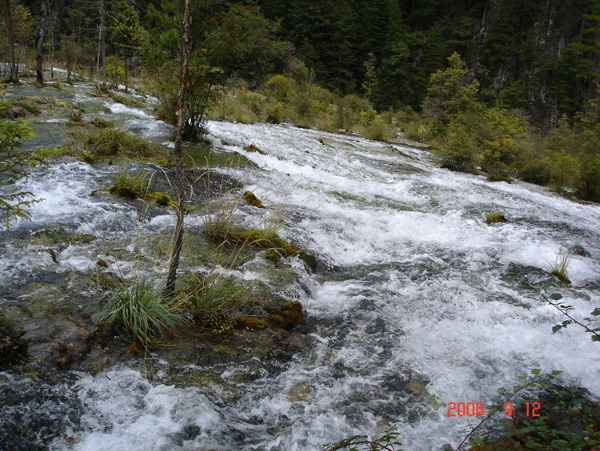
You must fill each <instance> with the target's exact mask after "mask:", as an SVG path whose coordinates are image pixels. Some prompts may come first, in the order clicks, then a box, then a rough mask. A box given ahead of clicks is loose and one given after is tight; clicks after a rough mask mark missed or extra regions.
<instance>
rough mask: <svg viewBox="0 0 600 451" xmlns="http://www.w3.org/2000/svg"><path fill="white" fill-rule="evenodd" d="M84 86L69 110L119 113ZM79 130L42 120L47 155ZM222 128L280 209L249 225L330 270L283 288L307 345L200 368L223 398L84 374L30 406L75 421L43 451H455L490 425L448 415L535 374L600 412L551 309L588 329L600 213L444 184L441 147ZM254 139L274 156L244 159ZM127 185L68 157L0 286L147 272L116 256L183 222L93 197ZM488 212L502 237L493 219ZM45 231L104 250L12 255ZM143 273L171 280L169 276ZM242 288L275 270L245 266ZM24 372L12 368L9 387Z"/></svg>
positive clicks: (594, 375)
mask: <svg viewBox="0 0 600 451" xmlns="http://www.w3.org/2000/svg"><path fill="white" fill-rule="evenodd" d="M77 89H79V90H77ZM82 89H83V88H74V89H73V93H72V94H69V95H73V96H77V97H76V99H77V102H79V103H80V104H82V105H85V104H86V103H89V102H96V103H98V104H99V105H100V104H101V103H102V102H105V101H104V100H101V99H95V98H91V97H86V95H85V94H83V93H82ZM119 105H120V106H119ZM84 109H86V108H85V106H84ZM87 109H90V108H89V107H88V108H87ZM97 111H101V114H102V116H103V117H106V118H107V119H109V120H115V121H116V122H117V123H118V124H120V125H121V126H123V127H125V128H127V129H129V130H132V131H134V132H136V133H139V134H141V135H143V136H146V137H148V138H151V139H153V140H155V141H156V142H163V141H168V139H169V133H170V132H171V129H170V127H168V126H166V125H165V124H163V123H161V122H159V121H156V120H154V119H153V118H152V116H151V115H150V113H149V112H146V111H142V110H139V109H135V108H130V107H125V106H124V105H121V104H106V105H104V107H103V108H102V109H101V108H100V107H98V109H97ZM95 114H100V113H95ZM65 127H66V126H65V124H63V123H60V122H48V121H45V122H41V121H40V122H38V123H36V124H35V125H34V128H36V130H38V131H41V133H40V138H38V139H39V141H37V142H36V145H43V146H49V145H57V144H58V142H55V141H54V138H52V139H49V137H54V136H61V131H63V132H64V128H65ZM208 129H209V139H210V140H211V141H212V143H213V146H214V148H215V149H216V150H217V151H219V152H229V153H234V152H237V153H239V154H242V155H244V156H246V157H247V158H248V159H250V160H251V161H253V162H254V163H256V165H257V166H258V167H257V168H250V167H248V168H227V167H224V168H220V169H219V170H218V172H220V173H221V174H223V175H227V176H230V177H232V178H234V179H236V180H238V181H239V182H240V183H241V184H242V185H243V186H244V189H248V190H251V191H253V192H254V193H255V194H256V195H257V196H258V197H259V198H260V199H261V200H262V201H263V204H264V205H265V207H266V209H265V210H264V211H260V212H257V210H258V209H254V208H250V207H247V208H245V209H241V211H240V212H239V219H240V220H242V221H245V222H247V223H248V224H254V225H256V224H261V223H264V222H265V221H275V220H277V221H279V224H280V227H281V228H280V232H279V233H280V234H281V236H282V237H284V238H286V239H288V240H289V241H290V242H292V243H294V244H296V245H298V246H300V247H302V248H303V249H306V250H307V251H308V252H310V253H312V254H313V255H315V256H316V258H317V260H318V262H319V268H318V270H317V271H316V273H310V272H308V271H307V270H306V268H304V267H303V265H301V264H300V263H299V262H298V264H296V265H295V270H296V271H297V272H298V273H299V274H300V279H301V282H302V283H301V286H300V285H299V286H297V287H296V289H293V290H291V291H288V292H286V293H282V294H283V295H286V296H291V297H293V298H295V299H297V300H299V301H301V302H302V304H303V306H304V309H305V311H306V317H307V322H308V323H309V325H310V332H309V333H308V334H307V335H308V336H307V337H305V340H304V342H305V343H306V345H305V346H304V347H303V348H302V349H301V350H300V351H298V352H297V353H296V354H295V355H293V357H292V358H291V359H289V360H288V361H287V362H286V363H285V364H278V365H276V368H275V367H271V366H270V364H269V362H267V361H264V362H257V365H256V367H255V368H256V373H255V374H253V376H252V377H243V376H244V375H243V374H241V373H243V372H244V371H247V368H246V367H238V366H235V365H230V366H229V367H224V366H223V365H220V366H218V365H215V366H214V367H210V366H205V367H203V368H198V367H195V366H194V365H190V366H189V371H191V372H193V371H212V372H213V373H214V374H215V377H218V378H220V379H221V380H222V381H223V382H224V383H225V384H227V385H228V386H230V387H231V390H230V391H228V392H226V393H221V392H219V390H213V391H210V392H207V391H206V390H202V389H201V388H198V387H195V386H189V387H182V386H178V387H175V386H171V385H163V384H161V383H160V374H157V375H156V377H154V378H152V380H150V378H148V377H147V374H143V373H141V372H140V371H139V370H138V368H135V367H132V366H129V365H128V364H127V362H124V363H123V364H121V365H119V366H115V367H112V368H109V369H107V370H104V371H102V372H100V373H99V374H95V375H91V374H85V373H73V374H70V376H69V379H68V380H65V382H63V383H62V385H61V386H60V390H62V391H61V393H62V394H61V395H60V396H54V397H52V396H48V402H47V403H37V404H35V406H34V405H33V404H32V406H31V409H32V412H31V415H32V416H35V415H36V410H35V409H36V408H37V409H40V410H43V411H44V412H52V409H51V408H49V407H48V406H49V405H51V406H52V405H54V406H62V407H64V406H67V408H62V409H58V408H57V409H55V410H56V415H60V416H61V418H63V420H62V421H60V422H58V423H57V424H58V426H57V428H59V429H62V430H61V431H60V433H56V431H55V436H52V434H48V435H43V436H40V445H41V446H45V447H49V448H50V449H56V450H67V449H74V450H146V451H149V450H174V449H182V450H200V449H202V450H233V449H236V450H242V449H244V450H317V449H322V447H323V446H324V445H325V444H327V443H332V442H336V441H339V440H341V439H343V438H345V437H348V436H351V435H355V434H372V435H376V434H378V433H380V432H382V431H385V430H386V429H389V428H390V427H396V428H397V430H398V432H399V440H400V441H401V442H403V443H404V444H405V446H406V449H409V450H439V449H440V448H441V447H442V446H443V445H444V444H446V443H448V444H451V445H452V446H456V445H458V443H460V441H461V440H462V438H463V437H464V432H463V431H464V430H465V429H466V430H468V429H469V427H470V425H472V424H474V423H476V419H473V418H470V417H466V416H465V417H449V416H448V403H450V402H456V403H458V402H465V403H466V402H475V403H477V402H484V403H489V401H490V400H491V399H492V398H494V397H495V396H496V395H497V389H498V388H500V387H512V386H513V385H515V384H517V383H518V382H519V379H518V376H519V375H521V374H527V373H529V372H530V369H532V368H539V369H541V370H542V371H543V372H549V371H552V370H560V371H564V373H563V374H562V375H561V376H560V378H561V379H560V381H561V383H563V384H565V385H577V386H581V387H584V388H586V389H587V390H589V392H590V393H591V395H592V396H593V397H595V398H599V397H600V377H599V376H600V348H599V344H598V343H593V342H592V341H591V340H590V337H589V336H588V334H586V333H585V332H584V331H583V330H582V329H581V328H579V327H578V326H576V325H571V326H569V327H568V328H566V329H563V330H561V331H560V332H558V333H556V334H553V333H552V327H553V326H554V325H555V324H559V323H561V322H562V321H563V320H564V319H565V318H564V317H562V315H561V314H560V313H559V312H558V311H557V310H556V309H554V308H553V307H551V306H549V305H548V303H546V302H544V300H543V296H546V297H548V296H549V295H550V294H552V293H561V294H562V295H563V296H564V301H565V302H566V303H568V304H570V305H572V306H573V307H574V310H573V311H572V315H573V316H575V317H577V318H583V317H586V316H588V315H589V313H590V312H591V311H592V310H593V308H594V307H598V306H599V304H600V302H599V301H600V228H599V227H598V225H599V224H600V207H599V206H598V205H593V204H583V203H576V202H573V201H570V200H567V199H565V198H563V197H560V196H558V195H556V194H553V193H551V192H549V191H548V190H546V189H544V188H541V187H537V186H534V185H529V184H525V183H521V182H513V183H512V184H508V183H504V182H501V183H491V182H488V181H487V180H486V179H485V178H483V177H478V176H473V175H466V174H457V173H452V172H449V171H447V170H443V169H439V168H438V167H437V165H436V163H435V161H434V160H433V158H432V156H431V154H430V153H429V152H427V151H426V150H420V149H418V148H415V147H410V146H407V145H404V144H401V143H400V142H396V143H393V144H390V143H378V142H373V141H368V140H365V139H362V138H360V137H356V136H350V135H335V134H329V133H325V132H318V131H312V130H303V129H298V128H294V127H291V126H288V125H242V124H233V123H225V122H210V123H209V124H208ZM50 141H52V142H50ZM250 144H253V145H255V146H257V147H258V148H260V149H261V150H262V151H263V152H264V154H261V153H257V152H248V151H245V150H244V147H246V146H248V145H250ZM117 170H118V168H116V167H111V166H102V167H95V166H90V165H88V164H86V163H82V162H79V161H74V160H68V159H67V160H65V161H61V162H55V163H54V164H53V165H52V167H50V168H47V169H43V170H39V171H37V172H36V173H35V174H34V176H33V177H31V178H30V179H28V180H27V181H23V182H20V183H22V184H23V186H26V187H27V188H28V189H29V190H31V191H32V192H33V193H34V194H35V195H36V196H39V197H41V198H43V199H44V200H43V201H42V202H40V203H38V204H36V205H35V206H34V207H33V209H32V210H31V213H32V221H31V222H19V223H17V224H16V225H15V226H14V227H13V228H12V229H11V230H10V231H9V232H2V235H0V238H1V239H2V253H3V256H2V261H1V263H0V283H1V284H2V285H3V286H4V287H7V286H10V285H16V286H20V285H23V284H24V282H23V281H24V280H25V279H27V278H28V277H35V274H36V272H40V271H45V270H47V269H48V268H49V267H56V272H58V273H62V274H71V273H76V272H85V271H92V270H93V268H94V267H95V264H96V261H97V259H98V258H100V257H102V258H104V259H106V260H107V261H108V263H109V264H110V265H111V268H112V269H113V270H115V271H116V270H117V267H118V270H119V271H121V272H125V273H126V272H127V271H128V268H132V267H133V266H134V263H133V262H131V261H128V260H127V258H125V257H122V260H123V261H120V260H119V259H120V258H121V257H119V255H122V254H119V252H118V251H115V250H114V249H113V250H110V249H109V248H110V246H109V245H108V244H107V243H117V244H114V246H116V247H117V248H123V249H128V248H131V247H134V246H136V245H139V243H140V242H141V243H144V242H149V240H151V239H153V237H154V238H156V237H160V236H162V235H164V234H166V233H168V232H169V231H170V229H171V227H172V225H173V223H174V214H173V213H172V212H171V211H168V210H165V211H164V212H161V213H160V214H155V215H153V216H152V217H151V218H148V217H144V216H143V215H140V213H139V211H138V209H136V208H135V207H134V206H132V205H131V203H128V202H124V201H123V202H121V201H115V200H114V199H109V198H108V196H98V195H92V194H91V193H92V192H93V191H94V190H97V189H100V188H105V187H106V186H107V184H108V183H109V179H110V176H111V175H112V174H114V173H115V172H116V171H117ZM492 213H503V214H504V215H505V216H506V218H507V222H506V223H501V224H492V225H488V224H486V221H485V220H486V215H488V214H492ZM187 220H188V223H189V225H190V227H192V229H193V228H194V227H198V224H200V223H201V217H200V216H199V215H197V214H191V215H189V217H188V219H187ZM50 226H51V227H58V226H60V227H63V228H65V229H68V230H69V231H70V232H71V233H77V234H91V235H93V236H95V237H96V239H97V241H95V242H92V243H79V244H77V243H73V244H71V245H70V246H69V247H67V248H66V249H64V250H62V253H61V255H60V259H59V264H58V265H57V264H56V262H54V261H53V259H52V255H50V254H49V253H47V252H43V249H42V248H43V246H41V245H38V247H36V245H35V244H31V245H28V246H22V245H18V244H15V243H16V242H17V241H18V240H23V239H30V238H31V237H32V236H35V234H36V233H37V232H38V231H39V230H42V229H44V228H47V227H50ZM575 246H578V249H584V250H585V251H586V253H587V254H586V255H587V256H585V255H573V256H572V258H571V261H570V265H569V269H568V271H569V275H570V277H571V280H572V284H571V285H570V286H566V285H563V284H561V283H560V282H558V281H557V280H555V279H553V278H551V276H550V275H549V274H548V272H549V269H550V266H551V264H552V263H553V262H554V261H555V259H556V257H557V255H558V254H559V253H560V252H561V250H568V249H573V248H575ZM580 253H581V252H580ZM123 255H124V254H123ZM184 269H185V262H184ZM137 270H139V267H138V268H137ZM143 270H144V269H143ZM145 270H147V271H149V272H152V273H153V274H156V275H161V274H164V271H163V269H162V268H161V267H160V266H156V265H149V266H148V267H147V268H146V269H145ZM241 277H244V278H247V279H248V278H253V277H260V275H257V274H256V273H255V272H253V271H252V269H248V270H247V271H246V272H245V273H244V270H241ZM3 302H14V301H13V300H9V299H0V307H1V306H2V303H3ZM89 302H92V300H89ZM163 365H167V363H165V362H163ZM19 377H20V376H16V375H12V374H10V373H4V376H3V379H2V380H4V381H3V382H0V384H15V382H14V381H15V378H17V379H19ZM19 380H20V379H19ZM19 384H22V385H23V386H25V385H27V384H26V383H25V382H23V381H21V382H19ZM56 389H57V390H58V388H56ZM52 399H55V404H53V403H52ZM65 399H68V402H67V401H65ZM36 406H37V407H36ZM65 410H66V411H67V413H65ZM68 412H71V416H74V417H76V418H75V419H73V418H69V415H68ZM6 413H7V412H4V414H6ZM0 447H1V446H0Z"/></svg>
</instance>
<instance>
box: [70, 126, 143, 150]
mask: <svg viewBox="0 0 600 451" xmlns="http://www.w3.org/2000/svg"><path fill="white" fill-rule="evenodd" d="M64 147H65V148H66V149H67V150H68V151H69V153H71V154H72V155H76V156H77V155H80V154H82V153H85V152H87V153H89V154H90V155H91V156H93V157H94V156H104V157H107V156H127V157H142V156H149V155H150V154H151V153H152V150H153V149H152V146H151V145H150V143H149V142H148V141H146V140H145V139H143V138H140V137H139V136H136V135H133V134H131V133H127V132H124V131H123V130H118V129H83V130H76V131H72V132H69V133H68V134H67V136H66V138H65V141H64Z"/></svg>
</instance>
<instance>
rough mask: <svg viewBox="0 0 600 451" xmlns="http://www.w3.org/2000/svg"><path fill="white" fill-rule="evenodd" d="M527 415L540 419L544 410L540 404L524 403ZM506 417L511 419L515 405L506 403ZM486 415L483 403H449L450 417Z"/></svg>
mask: <svg viewBox="0 0 600 451" xmlns="http://www.w3.org/2000/svg"><path fill="white" fill-rule="evenodd" d="M523 405H524V406H525V415H526V416H528V417H539V416H540V414H539V410H540V409H541V408H542V406H541V404H540V403H539V402H524V403H523ZM503 407H504V416H506V417H510V416H512V414H513V403H512V402H505V403H504V406H503ZM484 415H485V404H484V403H482V402H477V403H475V402H449V403H448V416H449V417H482V416H484Z"/></svg>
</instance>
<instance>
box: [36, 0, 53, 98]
mask: <svg viewBox="0 0 600 451" xmlns="http://www.w3.org/2000/svg"><path fill="white" fill-rule="evenodd" d="M40 8H41V17H40V23H39V25H38V29H37V33H36V40H35V60H36V66H35V71H36V79H37V82H38V83H39V84H40V85H41V86H44V55H43V49H44V38H45V37H46V21H47V20H48V13H49V10H50V5H49V4H48V0H42V3H41V5H40Z"/></svg>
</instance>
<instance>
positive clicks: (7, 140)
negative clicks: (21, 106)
mask: <svg viewBox="0 0 600 451" xmlns="http://www.w3.org/2000/svg"><path fill="white" fill-rule="evenodd" d="M7 107H8V103H7V102H4V103H2V104H0V111H2V110H4V109H6V108H7ZM33 136H34V133H33V131H32V130H31V128H30V127H29V125H28V124H26V123H25V122H22V121H8V120H6V119H2V120H0V180H1V182H2V184H3V185H10V184H14V182H15V181H16V180H18V179H19V178H21V177H24V176H27V175H28V174H29V172H30V171H31V169H32V167H33V166H35V165H36V164H37V163H38V161H39V160H38V159H37V158H36V157H35V156H34V155H33V154H32V153H31V152H28V151H23V150H20V149H15V147H19V146H20V145H21V143H22V142H23V141H25V140H26V139H29V138H31V137H33ZM35 202H37V200H36V199H35V197H34V195H33V194H32V193H31V192H28V191H18V190H13V192H8V193H2V194H0V211H2V213H3V214H4V221H5V224H6V228H9V227H10V225H11V220H12V219H13V218H15V217H20V218H24V219H29V218H30V216H29V212H28V211H27V207H30V206H31V205H32V204H33V203H35Z"/></svg>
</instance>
